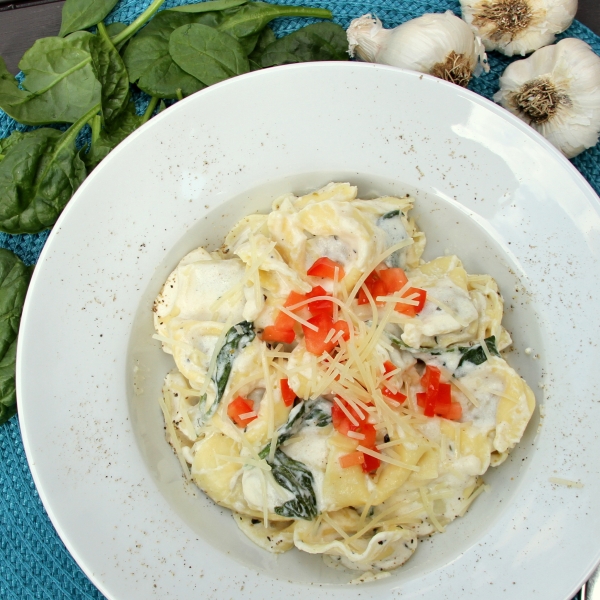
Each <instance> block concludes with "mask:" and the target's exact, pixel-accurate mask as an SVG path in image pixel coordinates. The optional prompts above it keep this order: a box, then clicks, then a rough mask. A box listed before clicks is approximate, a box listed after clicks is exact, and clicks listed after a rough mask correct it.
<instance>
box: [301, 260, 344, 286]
mask: <svg viewBox="0 0 600 600" xmlns="http://www.w3.org/2000/svg"><path fill="white" fill-rule="evenodd" d="M336 267H337V268H338V276H337V278H338V281H341V280H342V279H344V276H345V275H346V273H345V272H344V267H342V265H340V263H337V262H335V261H334V260H331V259H330V258H327V257H326V256H324V257H322V258H317V260H315V262H314V263H313V265H312V267H310V269H308V271H306V274H307V275H309V276H310V277H325V278H326V279H333V278H334V277H335V268H336Z"/></svg>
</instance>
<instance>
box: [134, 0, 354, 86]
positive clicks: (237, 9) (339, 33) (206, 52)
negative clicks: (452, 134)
mask: <svg viewBox="0 0 600 600" xmlns="http://www.w3.org/2000/svg"><path fill="white" fill-rule="evenodd" d="M331 16H332V15H331V13H330V12H329V11H328V10H324V9H318V8H305V7H298V6H278V5H274V4H267V3H265V2H245V1H244V2H242V1H241V0H215V1H214V2H202V3H200V4H193V5H189V6H181V7H178V8H176V9H170V10H166V11H164V12H162V13H161V14H159V15H157V16H156V17H155V18H154V19H153V20H152V21H151V22H150V23H149V24H148V25H147V26H146V27H145V28H144V29H143V30H142V31H140V32H139V33H138V34H137V35H136V36H135V38H133V39H132V40H131V42H130V43H129V45H128V46H127V49H126V50H125V52H124V55H123V58H124V61H125V64H126V66H127V70H128V71H129V76H130V77H131V81H132V82H135V83H136V84H137V85H138V87H139V88H140V89H142V90H143V91H145V92H146V93H147V94H150V95H151V96H158V97H161V98H181V97H183V96H186V95H189V94H191V93H194V92H196V91H198V90H201V89H203V88H204V87H206V86H208V85H212V84H214V83H218V82H219V81H223V80H224V79H228V78H229V77H234V76H235V75H240V74H242V73H247V72H248V71H249V70H250V69H251V67H252V68H261V67H264V66H274V65H276V64H285V63H286V62H302V61H311V60H347V59H348V56H347V53H346V48H347V42H346V35H345V32H344V30H343V29H342V27H340V26H339V25H334V24H328V26H327V27H326V28H321V29H320V28H318V27H317V28H316V29H315V25H324V23H317V24H315V25H309V26H308V27H305V28H303V29H301V30H300V32H302V33H300V32H295V33H292V34H290V35H288V36H286V37H284V38H282V39H281V40H279V41H277V40H275V36H274V35H273V32H272V31H271V30H270V29H269V28H268V27H267V26H268V24H269V23H270V22H271V21H272V20H273V19H276V18H279V17H317V18H324V19H330V18H331ZM265 39H267V40H268V42H269V44H268V45H265ZM261 40H262V47H261V54H262V53H263V52H264V51H266V49H267V48H268V47H269V46H271V45H272V44H276V43H277V42H280V43H281V44H280V46H276V47H274V48H273V49H272V55H271V59H270V62H268V61H265V63H264V64H262V63H260V62H259V58H260V56H259V55H258V54H255V53H254V51H255V49H256V47H257V44H258V43H259V41H261ZM284 40H287V41H284ZM278 48H279V50H278ZM294 48H296V49H297V51H298V54H297V56H296V58H295V59H292V58H290V56H292V54H293V52H294ZM284 51H285V52H287V54H286V58H285V60H284V59H282V58H281V57H279V59H278V58H277V57H276V56H275V54H276V53H277V52H279V53H281V52H284Z"/></svg>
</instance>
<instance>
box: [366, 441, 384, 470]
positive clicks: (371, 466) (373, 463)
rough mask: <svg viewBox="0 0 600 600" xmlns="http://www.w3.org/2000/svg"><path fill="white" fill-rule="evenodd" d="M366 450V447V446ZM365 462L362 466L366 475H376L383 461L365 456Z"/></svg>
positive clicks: (368, 455)
mask: <svg viewBox="0 0 600 600" xmlns="http://www.w3.org/2000/svg"><path fill="white" fill-rule="evenodd" d="M365 448H366V446H365ZM364 456H365V462H364V463H363V465H362V470H363V471H364V472H365V473H374V472H375V471H377V469H379V467H380V466H381V461H380V460H379V459H378V458H375V457H374V456H371V455H370V454H365V455H364Z"/></svg>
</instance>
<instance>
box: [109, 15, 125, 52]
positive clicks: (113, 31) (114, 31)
mask: <svg viewBox="0 0 600 600" xmlns="http://www.w3.org/2000/svg"><path fill="white" fill-rule="evenodd" d="M126 28H127V25H125V23H121V22H120V21H115V22H114V23H110V24H109V25H107V26H106V33H107V34H108V36H109V37H110V38H114V37H116V36H117V35H119V34H120V33H122V32H123V31H124V30H125V29H126ZM111 41H112V42H113V45H114V47H115V48H116V49H117V50H118V51H119V52H121V50H122V49H123V46H124V45H125V44H126V43H127V42H128V40H124V41H122V42H119V43H118V44H115V42H114V41H113V40H112V39H111Z"/></svg>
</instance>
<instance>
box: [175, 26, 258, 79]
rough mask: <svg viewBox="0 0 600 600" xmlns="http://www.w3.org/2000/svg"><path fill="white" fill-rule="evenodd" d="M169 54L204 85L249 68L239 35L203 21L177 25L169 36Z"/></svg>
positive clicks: (243, 71)
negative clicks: (233, 34) (223, 30)
mask: <svg viewBox="0 0 600 600" xmlns="http://www.w3.org/2000/svg"><path fill="white" fill-rule="evenodd" d="M169 53H170V54H171V56H172V58H173V60H174V61H175V62H176V63H177V64H178V65H179V66H180V67H181V68H182V69H183V70H184V71H186V73H189V74H190V75H193V76H194V77H195V78H196V79H198V80H199V81H201V82H202V83H203V84H204V85H213V84H215V83H219V82H220V81H224V80H225V79H229V78H230V77H234V76H235V75H241V74H242V73H247V72H248V71H249V65H248V58H247V57H246V54H245V53H244V50H243V48H242V46H241V45H240V43H239V42H238V41H237V40H236V39H235V38H233V37H231V36H230V35H228V34H226V33H221V32H220V31H217V30H216V29H213V28H212V27H208V26H207V25H202V24H200V23H193V24H191V25H183V26H182V27H179V28H177V29H176V30H175V31H174V32H173V33H172V34H171V37H170V39H169Z"/></svg>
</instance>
